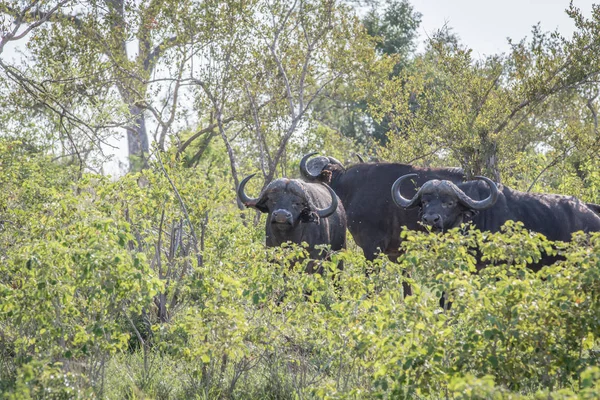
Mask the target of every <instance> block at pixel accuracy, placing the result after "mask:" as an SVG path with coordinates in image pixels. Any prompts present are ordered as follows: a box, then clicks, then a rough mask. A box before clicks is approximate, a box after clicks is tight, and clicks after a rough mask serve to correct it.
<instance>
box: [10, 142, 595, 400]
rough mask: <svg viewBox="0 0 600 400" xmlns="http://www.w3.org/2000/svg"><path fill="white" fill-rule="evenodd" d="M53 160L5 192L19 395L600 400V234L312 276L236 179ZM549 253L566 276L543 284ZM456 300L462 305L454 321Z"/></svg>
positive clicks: (416, 240) (462, 242) (445, 245)
mask: <svg viewBox="0 0 600 400" xmlns="http://www.w3.org/2000/svg"><path fill="white" fill-rule="evenodd" d="M7 152H8V150H7V149H6V148H4V153H3V157H5V158H2V160H5V159H6V158H7V157H8V158H10V156H9V154H8V153H7ZM3 162H4V161H3ZM46 164H48V160H47V159H45V158H41V157H37V156H31V157H28V158H22V159H21V162H20V166H19V170H20V171H21V172H18V173H17V172H15V171H13V172H12V173H10V174H6V175H4V176H3V177H2V179H3V185H4V186H5V187H8V188H10V191H9V192H7V191H3V192H2V193H1V196H2V197H1V198H2V204H3V207H4V208H3V209H2V211H1V212H2V216H1V218H0V219H1V220H2V221H4V224H3V225H2V230H1V231H0V251H1V254H0V256H1V257H2V262H1V263H0V296H1V298H2V301H1V302H0V352H1V357H0V390H1V391H2V393H3V396H4V397H5V398H44V397H52V398H83V397H89V396H97V397H106V398H122V397H130V398H131V397H136V398H137V397H146V396H147V397H155V398H292V397H294V398H295V397H306V398H417V397H419V398H423V397H426V398H455V399H466V398H469V399H482V398H486V399H487V398H498V399H500V398H549V397H551V398H565V399H567V398H578V397H579V398H595V397H597V395H598V393H599V391H600V389H599V386H598V385H599V384H598V382H600V381H599V377H600V373H599V372H598V368H597V364H598V353H597V339H598V337H597V335H598V334H597V332H599V331H600V330H599V328H600V324H599V315H600V309H599V306H600V299H599V296H600V295H599V293H600V234H592V235H584V234H578V235H575V237H574V240H573V241H572V242H570V243H551V242H548V241H547V240H546V239H545V238H544V237H543V236H541V235H538V234H532V233H530V232H528V231H526V230H524V229H523V227H522V226H521V225H520V224H515V223H509V224H507V225H506V227H505V229H504V231H503V232H499V233H494V234H490V233H482V232H478V231H476V230H473V229H462V230H459V229H456V230H452V231H450V232H447V233H445V234H443V235H441V234H430V233H426V232H420V233H419V232H410V231H406V232H404V233H403V237H404V242H403V249H404V254H403V255H402V256H401V257H400V259H399V260H398V262H397V263H393V262H390V261H389V260H388V259H387V258H385V257H380V258H378V259H377V260H375V261H374V262H372V263H370V262H367V261H366V260H365V259H364V257H363V256H362V255H361V254H359V253H358V252H357V251H356V250H353V249H350V250H347V251H343V252H339V253H335V254H332V255H331V259H330V260H328V261H322V263H323V266H324V270H325V271H326V272H325V274H324V275H323V276H321V275H316V274H315V275H307V274H305V273H304V272H303V271H304V267H305V263H306V262H307V260H304V261H301V262H298V260H302V259H304V257H303V256H304V255H305V254H306V253H305V249H304V248H303V247H302V246H293V245H289V246H284V247H282V248H275V249H267V248H265V246H264V228H263V227H262V225H261V224H259V225H255V224H254V223H253V219H254V217H255V215H254V214H252V213H250V212H248V211H244V212H242V213H241V214H240V212H239V211H238V210H237V209H236V206H235V202H234V200H233V199H234V195H233V192H232V191H231V189H230V184H228V183H227V181H226V180H225V179H224V176H225V175H224V172H223V171H221V170H220V169H219V168H216V167H214V166H212V167H210V168H209V169H203V168H205V167H204V166H202V165H200V167H199V168H198V169H185V168H182V167H181V166H180V164H179V162H178V161H177V160H176V159H175V157H171V156H170V155H169V154H165V155H164V157H163V159H162V160H161V162H158V160H157V163H156V164H154V165H153V166H152V167H151V168H150V169H148V170H144V171H143V172H142V173H140V174H137V175H129V176H126V177H123V178H121V179H119V180H116V181H110V180H108V179H106V178H103V177H100V176H96V175H91V174H87V175H82V176H81V177H79V178H77V179H75V178H73V175H72V172H71V171H70V170H69V169H68V168H58V167H57V168H54V167H52V168H44V167H43V166H44V165H46ZM324 251H327V249H326V248H324ZM547 252H549V253H553V254H554V253H556V254H558V255H560V256H561V260H560V261H558V262H557V263H555V264H554V265H551V266H547V267H544V268H543V269H542V270H541V271H540V272H538V273H534V272H532V271H531V270H530V269H529V268H528V265H531V264H532V263H535V262H537V261H538V260H539V259H540V258H541V257H542V256H543V254H544V253H547ZM339 261H343V263H344V270H343V271H338V270H337V265H338V262H339ZM482 266H485V268H483V269H481V267H482ZM478 269H480V271H479V272H478V273H477V270H478ZM367 270H369V271H371V270H372V271H375V272H373V273H371V274H369V275H368V276H367V275H366V274H365V271H367ZM405 270H408V271H409V272H411V278H410V283H411V284H412V286H413V288H414V293H415V294H414V295H413V296H411V297H409V298H406V299H404V298H403V296H402V290H401V287H402V281H403V280H404V279H408V278H405V277H404V276H405V275H404V274H403V272H404V271H405ZM442 292H444V293H446V295H447V299H448V300H449V301H450V302H451V303H452V307H451V308H450V309H442V308H440V307H439V306H438V300H439V297H440V295H441V294H442Z"/></svg>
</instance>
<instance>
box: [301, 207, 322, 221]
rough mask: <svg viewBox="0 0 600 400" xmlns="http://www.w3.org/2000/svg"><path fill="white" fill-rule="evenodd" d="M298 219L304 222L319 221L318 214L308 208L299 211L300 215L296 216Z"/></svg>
mask: <svg viewBox="0 0 600 400" xmlns="http://www.w3.org/2000/svg"><path fill="white" fill-rule="evenodd" d="M298 219H299V220H300V222H304V223H310V222H315V223H317V224H318V223H319V215H317V213H316V212H314V211H311V210H309V209H308V208H305V209H304V210H302V212H301V213H300V217H299V218H298Z"/></svg>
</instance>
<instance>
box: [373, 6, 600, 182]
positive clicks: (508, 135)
mask: <svg viewBox="0 0 600 400" xmlns="http://www.w3.org/2000/svg"><path fill="white" fill-rule="evenodd" d="M594 9H595V12H594V13H593V16H592V19H590V20H587V19H585V18H584V17H583V16H581V14H580V12H579V10H577V9H576V8H574V7H573V6H571V8H570V9H569V14H570V15H571V17H572V18H573V19H574V20H575V22H576V25H577V27H578V30H577V31H576V32H575V34H574V36H573V38H572V39H570V40H567V39H565V38H562V37H560V35H558V33H552V34H546V33H542V32H540V31H539V29H538V28H535V29H534V30H533V37H532V40H531V41H530V42H526V41H521V42H519V43H514V44H513V45H512V51H511V52H510V53H509V54H508V55H500V56H490V57H487V58H485V59H483V60H474V59H473V58H472V55H471V51H470V50H469V49H468V48H467V47H464V46H462V45H460V44H457V43H453V42H451V41H450V42H449V41H446V40H436V38H433V41H432V42H431V50H430V51H429V52H428V53H426V54H424V55H423V56H421V57H419V58H418V59H416V60H415V63H414V65H413V66H411V68H410V69H407V70H406V71H405V72H404V73H403V74H401V75H400V76H399V77H398V78H396V79H394V80H391V81H389V82H388V85H387V87H386V88H385V89H384V90H382V92H381V94H380V95H379V97H378V100H379V102H377V103H373V104H371V107H372V110H373V111H374V112H375V113H376V114H377V115H378V117H379V118H383V117H388V118H391V120H392V121H394V124H395V126H396V129H394V130H392V131H390V132H389V133H388V137H389V138H390V142H391V145H390V146H389V148H388V149H387V150H386V154H387V156H388V157H390V158H391V159H396V160H401V161H405V162H406V161H411V160H414V159H415V158H418V157H422V156H423V155H429V156H431V155H436V154H437V155H438V156H439V157H442V158H444V159H445V162H448V161H449V162H458V163H460V164H461V165H462V166H463V168H465V171H466V172H467V175H468V176H474V175H487V176H490V177H492V178H494V179H495V180H496V181H500V180H501V176H502V174H503V173H508V171H509V170H510V165H511V162H512V161H514V160H515V159H516V158H518V157H519V155H525V154H526V153H527V152H533V153H534V154H540V152H544V151H546V150H547V149H548V146H553V145H555V144H556V143H558V140H559V139H558V138H559V136H561V131H560V130H558V129H552V128H551V126H554V127H556V126H557V123H558V122H559V121H561V116H562V117H565V114H564V113H562V115H561V113H557V112H556V111H557V110H556V104H557V103H555V102H553V101H554V100H555V99H559V98H560V96H567V95H569V96H574V95H576V94H577V93H581V94H583V93H584V91H585V90H587V89H586V88H589V87H590V84H594V83H595V82H596V80H597V77H598V74H599V73H600V60H599V59H598V58H597V54H598V51H597V50H598V46H600V42H599V40H598V37H597V34H596V33H595V32H597V27H598V26H599V25H600V17H599V13H598V8H597V7H595V8H594ZM563 98H564V97H563ZM413 99H416V104H417V107H415V104H414V102H413V101H412V100H413ZM588 99H589V100H590V101H591V103H588V102H586V101H583V102H581V101H578V103H579V105H580V107H581V108H579V110H576V111H577V112H580V111H582V110H585V111H586V112H589V107H588V104H590V105H592V107H593V102H594V101H595V97H593V96H592V97H588ZM576 103H577V102H576ZM571 115H572V114H571ZM569 118H570V117H569ZM567 120H568V118H567ZM579 120H580V118H579ZM548 124H552V125H548ZM569 129H570V128H569ZM563 132H564V131H563ZM565 133H567V134H571V133H572V132H568V130H567V132H565ZM571 137H572V138H575V137H576V135H571ZM563 142H564V141H563ZM579 143H580V144H583V143H584V142H581V141H579ZM588 144H589V143H588ZM596 144H597V142H596ZM448 156H449V157H448ZM530 183H531V182H530Z"/></svg>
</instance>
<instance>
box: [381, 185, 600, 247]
mask: <svg viewBox="0 0 600 400" xmlns="http://www.w3.org/2000/svg"><path fill="white" fill-rule="evenodd" d="M410 178H416V175H415V174H407V175H404V176H401V177H400V178H398V179H397V180H396V182H394V185H393V186H392V198H393V199H394V202H395V203H396V204H397V205H398V206H400V207H402V208H404V209H408V208H413V207H420V208H421V214H422V221H423V223H424V224H426V225H430V226H431V227H432V228H433V229H434V230H438V231H440V230H446V229H450V228H454V227H456V226H459V225H460V224H461V223H462V222H466V221H469V220H472V222H473V224H474V225H475V226H476V227H477V229H479V230H482V231H490V232H498V231H499V230H500V227H501V226H502V225H503V224H504V223H505V222H506V221H508V220H513V221H521V222H523V225H524V226H525V228H526V229H529V230H531V231H535V232H539V233H541V234H543V235H544V236H546V237H547V238H548V239H549V240H560V241H569V240H571V234H572V233H574V232H577V231H584V232H598V231H600V216H598V215H597V214H596V213H595V212H594V211H592V210H591V209H590V208H589V207H588V205H586V204H585V203H582V202H581V201H579V200H578V199H577V198H575V197H571V196H561V195H556V194H537V193H525V192H519V191H518V190H514V189H511V188H509V187H506V186H504V185H498V186H500V188H498V186H497V185H496V184H495V183H494V182H493V181H492V180H490V179H488V178H485V177H482V176H478V177H476V179H477V180H476V181H469V182H464V183H459V184H458V185H456V184H454V183H453V182H449V181H444V180H441V181H440V180H430V181H428V182H425V183H424V184H423V185H422V186H421V188H420V189H419V191H418V192H417V193H416V194H415V195H414V196H413V197H412V199H410V200H409V199H407V198H405V197H404V196H403V195H402V194H401V193H400V192H399V191H398V189H399V188H400V185H401V184H402V182H403V181H405V180H406V179H410Z"/></svg>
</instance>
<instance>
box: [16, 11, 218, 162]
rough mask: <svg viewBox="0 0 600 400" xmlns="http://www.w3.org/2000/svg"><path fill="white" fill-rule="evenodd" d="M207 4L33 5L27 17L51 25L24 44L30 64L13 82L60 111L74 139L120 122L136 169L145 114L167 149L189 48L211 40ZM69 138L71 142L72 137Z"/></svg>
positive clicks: (143, 150)
mask: <svg viewBox="0 0 600 400" xmlns="http://www.w3.org/2000/svg"><path fill="white" fill-rule="evenodd" d="M209 6H210V4H207V3H200V4H199V3H196V2H193V1H184V2H179V1H178V2H172V1H161V0H154V1H143V2H129V1H125V0H105V1H99V2H96V1H91V2H85V4H82V6H81V7H79V6H77V5H75V4H74V3H69V2H65V1H63V2H61V3H60V4H59V6H57V7H55V8H54V9H52V10H51V11H52V12H48V11H43V10H42V9H40V8H35V9H34V8H31V7H30V8H29V9H27V10H26V11H25V14H24V16H23V18H24V19H26V20H35V21H39V22H41V21H47V22H50V23H47V24H44V25H43V26H41V27H40V28H39V29H37V30H36V31H35V32H33V34H32V36H31V38H30V39H29V41H28V42H27V45H28V50H29V51H30V54H31V58H30V60H29V61H30V63H31V64H32V67H30V70H29V71H28V72H27V74H26V75H21V76H20V77H19V78H17V81H18V83H19V84H20V87H21V88H22V89H23V90H24V91H25V92H26V93H27V94H28V95H29V96H30V98H31V100H33V101H34V102H35V103H38V104H41V105H43V106H44V107H45V108H46V109H50V110H51V111H53V114H52V116H51V118H56V116H57V115H58V119H59V122H60V124H59V127H60V128H63V129H64V130H65V131H66V132H69V133H68V135H69V136H70V137H71V138H72V136H73V134H74V133H76V132H78V133H80V134H81V133H83V134H84V135H86V136H88V139H89V140H90V141H92V142H93V141H98V139H99V138H100V135H99V131H100V130H102V129H112V132H113V133H114V128H116V127H124V128H125V129H126V132H127V138H128V143H129V155H130V158H131V160H130V161H131V167H132V168H133V169H135V168H136V165H137V164H139V165H138V167H139V166H140V165H144V164H145V163H146V159H147V156H148V152H149V142H150V141H149V133H148V129H149V127H148V117H149V116H151V117H152V118H153V125H155V126H158V128H157V129H156V131H155V132H154V139H155V140H156V141H157V142H158V143H159V147H161V148H164V144H165V140H166V137H167V133H168V132H169V129H170V128H171V127H172V125H173V124H174V122H175V119H176V113H177V105H178V101H179V98H178V97H179V96H180V89H181V87H182V85H183V82H182V76H183V72H184V71H185V68H188V67H189V63H190V60H191V58H192V54H191V53H190V52H189V46H191V44H192V43H195V42H196V41H206V40H209V39H208V38H207V37H206V35H205V34H206V33H207V31H208V30H209V29H210V26H208V25H206V24H207V23H208V24H209V23H210V21H206V20H205V19H203V18H202V13H203V12H204V11H203V9H204V8H205V7H209ZM5 12H6V13H7V14H8V15H13V16H14V15H16V11H13V10H11V9H7V11H5ZM7 70H9V71H12V70H13V68H8V69H7ZM71 143H72V144H73V146H74V147H76V145H75V143H76V141H75V139H72V140H71ZM96 145H98V144H97V143H96ZM136 160H138V161H136ZM140 163H141V164H140Z"/></svg>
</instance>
